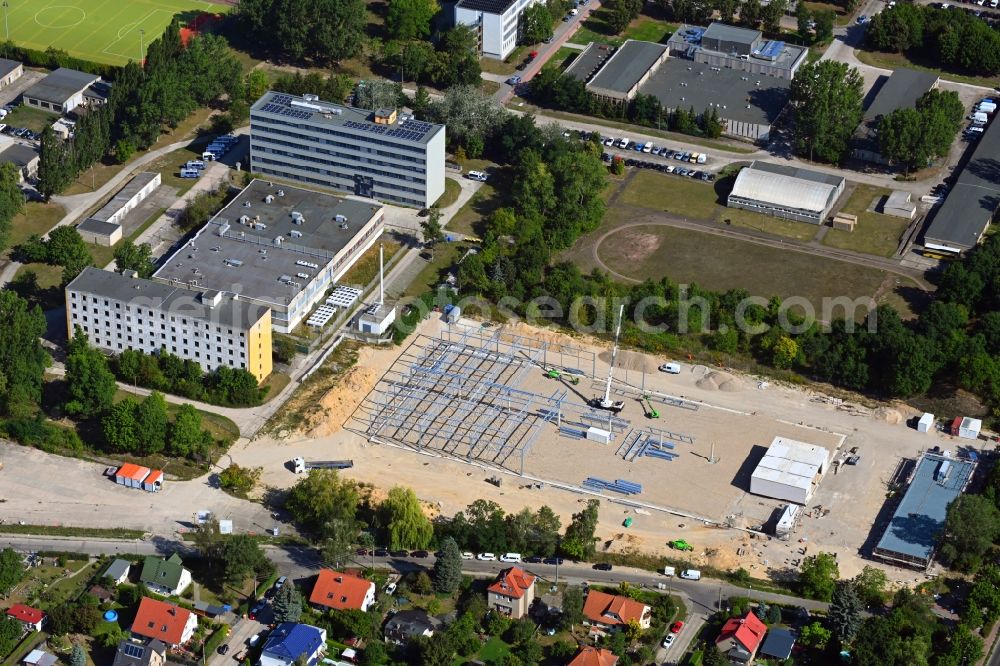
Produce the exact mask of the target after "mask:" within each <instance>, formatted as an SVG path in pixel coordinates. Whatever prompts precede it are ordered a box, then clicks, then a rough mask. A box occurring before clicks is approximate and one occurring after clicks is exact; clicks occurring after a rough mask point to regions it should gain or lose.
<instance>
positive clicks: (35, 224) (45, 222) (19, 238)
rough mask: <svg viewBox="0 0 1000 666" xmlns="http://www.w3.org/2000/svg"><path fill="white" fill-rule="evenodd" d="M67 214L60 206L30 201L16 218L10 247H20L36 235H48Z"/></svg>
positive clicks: (12, 226)
mask: <svg viewBox="0 0 1000 666" xmlns="http://www.w3.org/2000/svg"><path fill="white" fill-rule="evenodd" d="M65 214H66V210H65V209H64V208H63V207H62V206H60V205H59V204H55V203H40V202H38V201H29V202H28V203H27V204H25V206H24V210H23V211H22V212H20V213H18V214H17V215H16V216H15V217H14V220H13V223H12V225H11V233H10V242H9V246H10V247H14V246H15V245H20V244H21V243H23V242H24V241H26V240H28V237H29V236H32V235H34V234H38V235H39V236H42V235H44V234H46V233H48V232H49V230H50V229H51V228H52V227H54V226H55V225H56V222H58V221H59V220H61V219H62V217H63V215H65Z"/></svg>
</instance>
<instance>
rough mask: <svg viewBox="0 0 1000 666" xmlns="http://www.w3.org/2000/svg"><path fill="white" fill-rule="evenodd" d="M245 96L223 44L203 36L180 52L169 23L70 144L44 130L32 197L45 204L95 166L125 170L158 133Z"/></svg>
mask: <svg viewBox="0 0 1000 666" xmlns="http://www.w3.org/2000/svg"><path fill="white" fill-rule="evenodd" d="M246 91H247V90H246V87H245V85H244V82H243V78H242V68H241V66H240V63H239V61H238V60H237V59H236V57H235V55H234V54H233V52H232V50H231V49H230V48H229V46H228V44H227V43H226V41H225V40H224V39H223V38H221V37H218V36H216V35H212V34H204V35H199V36H196V37H194V38H193V39H191V40H189V42H188V44H187V46H184V45H183V44H182V42H181V38H180V24H179V23H178V22H177V21H176V20H175V21H174V22H173V23H171V24H170V25H169V26H168V27H167V29H166V30H165V31H164V33H163V35H162V36H161V37H160V38H159V39H157V40H155V41H154V42H153V43H152V44H150V46H149V50H148V52H147V55H146V60H145V62H144V63H143V64H142V65H139V64H136V63H134V62H130V63H129V64H128V65H126V66H125V67H123V68H122V69H121V70H119V72H118V73H117V75H116V78H115V81H114V85H113V86H112V88H111V93H110V95H109V97H108V100H107V103H106V104H102V105H99V106H96V107H94V108H93V109H91V112H90V113H87V114H84V115H83V116H82V117H81V118H80V119H79V121H78V122H77V125H76V131H75V138H73V139H71V140H67V141H64V140H62V139H60V138H59V137H58V136H56V135H55V133H54V132H53V131H52V130H51V128H46V130H45V131H44V132H43V133H42V140H41V149H40V159H39V167H38V178H39V184H38V191H39V192H40V193H41V194H42V195H43V196H45V197H49V196H51V195H52V194H55V193H57V192H60V191H62V190H63V189H65V188H66V187H67V186H68V185H69V184H70V183H71V182H72V181H73V179H74V178H76V177H77V175H79V174H80V172H82V171H83V170H85V169H87V168H89V167H90V166H91V165H92V164H94V163H95V162H97V161H98V160H100V159H102V158H105V157H112V156H113V157H114V158H116V159H117V160H118V161H119V162H125V161H127V160H128V159H130V158H131V157H132V155H133V154H134V153H135V151H136V150H145V149H146V148H148V147H149V146H151V145H152V144H153V143H154V142H155V141H156V139H157V138H158V137H159V135H160V132H161V130H162V129H163V127H164V125H166V126H168V127H171V128H173V127H176V126H177V125H178V123H180V121H181V120H183V119H184V118H186V117H187V116H188V115H190V114H191V113H192V112H193V111H194V110H195V109H196V108H198V107H200V106H204V105H206V104H208V103H209V102H211V101H213V100H215V99H217V98H219V97H220V96H223V95H225V96H226V97H227V98H228V99H229V100H241V101H242V100H244V97H245V95H246Z"/></svg>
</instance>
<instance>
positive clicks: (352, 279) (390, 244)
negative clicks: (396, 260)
mask: <svg viewBox="0 0 1000 666" xmlns="http://www.w3.org/2000/svg"><path fill="white" fill-rule="evenodd" d="M381 244H382V246H383V248H384V249H383V257H384V259H385V263H386V264H388V263H389V260H391V259H392V257H393V256H394V255H395V254H396V253H397V252H399V251H400V250H401V249H403V248H402V246H401V245H400V244H399V243H397V242H395V241H393V240H391V239H390V238H389V237H383V240H382V241H381ZM376 277H378V245H373V246H372V247H370V248H368V251H367V252H365V253H364V254H363V255H361V257H360V258H359V259H358V260H357V262H355V264H354V265H353V266H351V268H350V270H348V271H347V272H346V273H344V276H343V277H342V278H340V280H338V282H340V283H341V284H360V285H362V286H367V285H368V283H369V282H371V281H372V280H374V279H375V278H376Z"/></svg>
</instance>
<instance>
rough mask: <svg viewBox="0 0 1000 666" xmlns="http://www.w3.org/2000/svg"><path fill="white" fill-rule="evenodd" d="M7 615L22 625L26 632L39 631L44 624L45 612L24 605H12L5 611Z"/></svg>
mask: <svg viewBox="0 0 1000 666" xmlns="http://www.w3.org/2000/svg"><path fill="white" fill-rule="evenodd" d="M7 615H8V616H9V617H12V618H14V619H15V620H17V621H18V622H20V623H21V624H23V625H24V628H25V629H26V630H27V631H41V630H42V625H44V624H45V611H42V610H38V609H37V608H32V607H31V606H25V605H24V604H14V605H13V606H11V607H10V608H8V609H7Z"/></svg>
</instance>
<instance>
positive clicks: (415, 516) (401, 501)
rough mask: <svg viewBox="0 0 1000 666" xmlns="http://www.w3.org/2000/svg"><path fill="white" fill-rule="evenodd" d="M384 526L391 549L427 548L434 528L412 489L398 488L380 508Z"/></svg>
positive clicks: (394, 489) (391, 491) (390, 493)
mask: <svg viewBox="0 0 1000 666" xmlns="http://www.w3.org/2000/svg"><path fill="white" fill-rule="evenodd" d="M379 514H380V517H381V523H382V526H383V527H384V528H385V529H387V530H388V536H389V547H390V548H393V549H395V548H406V549H408V550H412V549H414V548H426V547H427V545H428V544H430V542H431V538H432V537H433V536H434V526H433V525H431V521H430V519H428V518H427V516H425V515H424V512H423V509H422V508H421V507H420V500H418V499H417V495H416V493H414V492H413V489H412V488H404V487H402V486H396V487H394V488H392V489H391V490H390V491H389V494H388V496H387V497H386V498H385V501H383V502H382V505H381V506H380V507H379Z"/></svg>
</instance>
